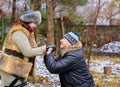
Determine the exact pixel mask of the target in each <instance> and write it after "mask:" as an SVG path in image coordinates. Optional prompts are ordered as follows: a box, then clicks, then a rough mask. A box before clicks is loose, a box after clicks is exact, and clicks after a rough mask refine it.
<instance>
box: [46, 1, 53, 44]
mask: <svg viewBox="0 0 120 87" xmlns="http://www.w3.org/2000/svg"><path fill="white" fill-rule="evenodd" d="M46 6H47V8H46V10H47V43H50V44H54V24H53V15H54V10H53V9H54V6H53V1H52V0H46Z"/></svg>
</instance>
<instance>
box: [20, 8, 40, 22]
mask: <svg viewBox="0 0 120 87" xmlns="http://www.w3.org/2000/svg"><path fill="white" fill-rule="evenodd" d="M20 20H22V21H24V22H35V23H38V24H40V23H41V13H40V11H33V10H28V11H25V12H24V13H23V15H22V16H21V17H20Z"/></svg>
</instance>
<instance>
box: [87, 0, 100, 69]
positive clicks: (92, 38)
mask: <svg viewBox="0 0 120 87" xmlns="http://www.w3.org/2000/svg"><path fill="white" fill-rule="evenodd" d="M99 10H100V0H99V2H98V8H97V13H96V17H95V21H94V28H93V33H92V36H91V41H90V48H89V49H88V68H89V67H90V59H91V58H90V57H91V49H92V45H93V41H94V36H95V32H96V29H97V25H96V23H97V19H98V14H99Z"/></svg>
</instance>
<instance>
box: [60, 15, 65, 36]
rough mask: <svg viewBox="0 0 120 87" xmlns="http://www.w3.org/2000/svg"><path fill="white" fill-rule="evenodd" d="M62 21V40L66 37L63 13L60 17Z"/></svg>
mask: <svg viewBox="0 0 120 87" xmlns="http://www.w3.org/2000/svg"><path fill="white" fill-rule="evenodd" d="M60 21H61V28H62V38H63V37H64V34H65V28H64V21H63V14H62V13H61V15H60Z"/></svg>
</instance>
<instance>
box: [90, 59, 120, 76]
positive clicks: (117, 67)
mask: <svg viewBox="0 0 120 87" xmlns="http://www.w3.org/2000/svg"><path fill="white" fill-rule="evenodd" d="M119 61H120V60H119ZM104 67H112V73H113V74H116V75H120V63H117V64H115V63H114V62H113V61H112V60H108V59H107V60H102V61H100V62H99V63H97V64H95V63H91V64H90V70H92V71H97V72H102V73H103V72H104Z"/></svg>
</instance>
